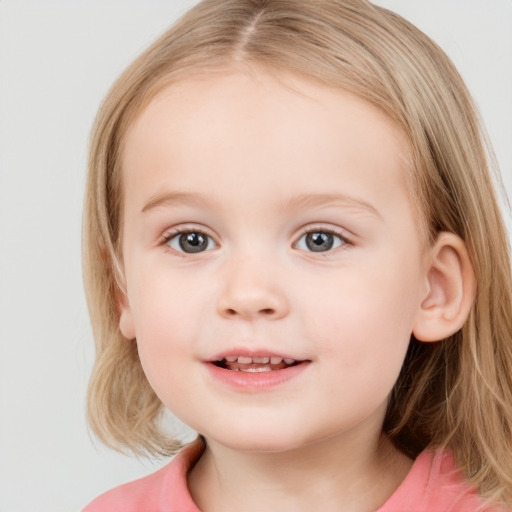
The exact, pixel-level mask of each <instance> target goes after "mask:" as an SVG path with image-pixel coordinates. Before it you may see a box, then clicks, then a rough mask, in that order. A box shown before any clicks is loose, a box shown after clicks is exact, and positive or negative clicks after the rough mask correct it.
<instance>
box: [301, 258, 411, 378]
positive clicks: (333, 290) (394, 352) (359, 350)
mask: <svg viewBox="0 0 512 512" xmlns="http://www.w3.org/2000/svg"><path fill="white" fill-rule="evenodd" d="M394 263H395V265H394V267H391V266H390V265H388V266H387V267H381V266H379V267H378V268H375V270H372V268H371V267H368V266H365V267H364V268H359V269H358V268H355V267H354V266H352V267H351V268H350V270H347V271H345V270H342V271H340V272H339V273H337V275H334V276H331V278H330V279H326V280H325V282H324V283H323V286H319V285H320V283H319V282H318V280H316V281H315V282H312V283H310V285H309V286H308V288H309V289H310V290H312V293H311V294H309V295H307V296H306V295H304V294H303V295H301V297H302V299H303V301H307V303H308V306H305V302H304V303H303V306H302V309H303V310H304V309H306V308H307V310H308V311H310V312H311V315H308V316H307V318H306V317H304V318H305V320H304V322H305V329H306V330H307V332H308V336H309V337H310V338H312V339H317V340H320V342H321V344H322V347H323V351H324V353H325V355H326V357H327V358H332V359H336V360H338V361H339V362H340V364H342V365H343V366H344V367H368V366H374V367H378V366H379V365H380V364H381V363H383V362H384V361H391V362H393V361H395V363H394V364H392V366H394V367H396V368H398V369H399V367H400V366H401V363H402V361H401V359H402V358H403V356H404V355H405V351H406V349H407V346H408V344H409V340H410V335H411V333H412V327H413V324H414V317H415V311H416V303H417V300H416V297H417V287H416V283H417V281H418V279H419V275H418V274H417V273H416V271H415V270H414V269H413V268H412V267H411V265H408V266H407V265H405V266H404V264H403V263H404V262H398V263H400V264H397V262H394ZM320 290H321V291H320ZM306 297H307V299H306Z"/></svg>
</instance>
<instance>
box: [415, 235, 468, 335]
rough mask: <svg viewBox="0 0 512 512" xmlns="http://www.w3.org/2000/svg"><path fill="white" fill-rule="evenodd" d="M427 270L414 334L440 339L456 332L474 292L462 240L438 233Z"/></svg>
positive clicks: (455, 236)
mask: <svg viewBox="0 0 512 512" xmlns="http://www.w3.org/2000/svg"><path fill="white" fill-rule="evenodd" d="M430 254H431V261H430V265H429V267H428V269H427V275H426V278H427V282H428V291H427V293H426V295H425V297H423V298H422V302H421V304H420V307H419V311H418V314H417V317H416V320H415V325H414V329H413V335H414V337H415V338H416V339H418V340H420V341H425V342H430V341H439V340H442V339H444V338H447V337H448V336H450V335H452V334H454V333H455V332H457V331H458V330H459V329H460V328H461V327H462V326H463V325H464V322H465V321H466V319H467V317H468V315H469V312H470V310H471V305H472V304H473V300H474V297H475V293H476V279H475V274H474V271H473V266H472V264H471V260H470V258H469V254H468V250H467V248H466V245H465V244H464V241H463V240H462V239H461V238H460V237H458V236H457V235H455V234H453V233H441V234H440V235H439V237H438V239H437V240H436V242H435V244H434V245H433V247H432V249H431V251H430Z"/></svg>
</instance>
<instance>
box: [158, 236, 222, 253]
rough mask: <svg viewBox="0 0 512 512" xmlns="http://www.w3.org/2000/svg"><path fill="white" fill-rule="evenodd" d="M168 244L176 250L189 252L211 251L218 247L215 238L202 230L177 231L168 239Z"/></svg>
mask: <svg viewBox="0 0 512 512" xmlns="http://www.w3.org/2000/svg"><path fill="white" fill-rule="evenodd" d="M167 245H169V247H171V249H174V250H175V251H178V252H184V253H187V254H195V253H198V252H204V251H210V250H211V249H214V248H215V247H217V244H216V243H215V242H214V241H213V239H212V238H211V237H209V236H208V235H206V234H205V233H202V232H201V231H185V232H181V233H177V234H175V235H173V236H171V237H169V238H168V239H167Z"/></svg>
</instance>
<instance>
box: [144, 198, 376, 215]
mask: <svg viewBox="0 0 512 512" xmlns="http://www.w3.org/2000/svg"><path fill="white" fill-rule="evenodd" d="M183 204H188V205H200V206H207V207H212V206H213V205H215V204H216V201H213V200H212V199H211V198H209V197H208V196H205V195H203V194H196V193H192V192H162V193H159V194H156V195H154V196H153V197H151V199H150V200H149V201H148V202H147V203H146V205H145V206H144V207H143V208H142V210H141V213H145V212H148V211H150V210H154V209H155V208H161V207H173V206H179V205H183ZM322 206H342V207H345V208H346V207H349V208H354V209H356V210H360V211H363V212H365V213H369V214H371V215H372V216H374V217H377V218H379V219H382V216H381V215H380V213H379V212H378V210H377V209H376V208H375V207H374V206H373V205H372V204H371V203H369V202H367V201H364V200H362V199H359V198H355V197H351V196H348V195H345V194H301V195H298V196H294V197H291V198H290V199H287V200H286V201H283V202H282V203H281V204H280V210H281V211H286V210H299V209H303V208H314V207H322Z"/></svg>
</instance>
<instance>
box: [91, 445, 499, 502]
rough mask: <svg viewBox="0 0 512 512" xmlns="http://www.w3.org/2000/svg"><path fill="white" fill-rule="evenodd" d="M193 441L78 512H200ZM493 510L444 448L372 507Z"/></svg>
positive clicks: (427, 455) (425, 455)
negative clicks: (190, 480)
mask: <svg viewBox="0 0 512 512" xmlns="http://www.w3.org/2000/svg"><path fill="white" fill-rule="evenodd" d="M202 451H203V444H202V443H201V442H200V441H196V442H194V443H192V444H190V445H188V446H186V447H185V448H184V449H183V450H181V451H180V452H179V453H178V455H176V457H175V458H174V459H173V460H172V461H171V462H170V463H169V464H168V465H167V466H165V467H163V468H162V469H160V470H159V471H157V472H156V473H153V474H151V475H149V476H146V477H145V478H141V479H140V480H135V481H134V482H131V483H128V484H125V485H121V486H120V487H116V488H115V489H112V490H111V491H108V492H106V493H105V494H103V495H101V496H100V497H98V498H96V499H95V500H94V501H93V502H92V503H90V504H89V505H88V506H87V507H85V509H84V510H83V512H201V511H200V510H199V509H198V508H197V505H196V504H195V503H194V501H193V500H192V497H191V496H190V493H189V491H188V488H187V473H188V471H189V469H190V467H191V466H192V465H193V464H194V462H195V461H196V460H197V459H198V458H199V457H200V455H201V453H202ZM477 511H478V512H482V511H487V512H497V509H495V508H484V507H483V504H482V501H481V500H480V499H479V497H478V496H477V494H476V493H475V492H474V491H473V490H472V488H471V487H470V486H469V485H468V484H467V483H466V482H465V481H464V478H463V476H462V474H461V473H460V471H458V470H457V468H456V466H455V463H454V460H453V458H452V457H451V455H450V454H449V453H440V454H434V452H432V451H428V450H426V451H424V452H422V453H421V454H420V455H419V456H418V458H417V459H416V461H415V462H414V464H413V467H412V469H411V471H410V472H409V474H408V475H407V477H406V478H405V480H404V481H403V482H402V484H401V485H400V487H399V488H398V489H397V490H396V491H395V492H394V493H393V494H392V496H391V497H390V498H389V499H388V500H387V501H386V503H384V505H382V507H380V508H379V510H378V511H376V512H477Z"/></svg>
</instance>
